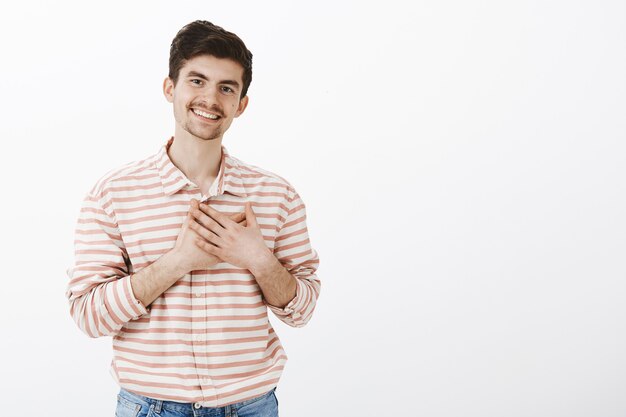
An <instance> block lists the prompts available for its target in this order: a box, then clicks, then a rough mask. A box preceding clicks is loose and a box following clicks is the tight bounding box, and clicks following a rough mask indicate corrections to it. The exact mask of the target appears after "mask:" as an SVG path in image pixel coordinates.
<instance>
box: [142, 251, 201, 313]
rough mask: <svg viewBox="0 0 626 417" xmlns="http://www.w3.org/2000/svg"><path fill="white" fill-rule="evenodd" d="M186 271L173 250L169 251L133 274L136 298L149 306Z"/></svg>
mask: <svg viewBox="0 0 626 417" xmlns="http://www.w3.org/2000/svg"><path fill="white" fill-rule="evenodd" d="M187 272H189V271H185V270H183V269H182V268H181V267H180V262H178V260H177V258H176V254H175V253H174V252H173V251H170V252H167V253H165V254H164V255H162V256H161V257H160V258H159V259H157V260H156V261H154V262H153V263H152V264H150V265H148V266H147V267H145V268H143V269H142V270H141V271H139V272H137V273H136V274H133V275H131V280H130V282H131V286H132V288H133V293H134V294H135V298H137V300H139V301H141V302H142V303H143V305H144V306H146V307H148V306H149V305H150V304H152V302H153V301H154V300H156V299H157V298H158V297H159V296H160V295H161V294H163V293H164V292H165V291H166V290H167V289H168V288H169V287H171V286H172V285H174V283H175V282H176V281H178V280H179V279H180V278H181V277H182V276H183V275H185V274H186V273H187Z"/></svg>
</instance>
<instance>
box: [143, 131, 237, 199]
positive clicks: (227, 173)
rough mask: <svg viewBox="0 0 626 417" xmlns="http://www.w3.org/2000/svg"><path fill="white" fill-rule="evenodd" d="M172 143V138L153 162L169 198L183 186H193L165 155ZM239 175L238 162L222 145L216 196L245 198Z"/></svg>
mask: <svg viewBox="0 0 626 417" xmlns="http://www.w3.org/2000/svg"><path fill="white" fill-rule="evenodd" d="M173 142H174V137H171V138H170V139H169V140H168V141H167V143H166V144H165V145H164V146H162V147H161V149H160V150H159V152H158V153H157V154H156V158H155V162H154V164H155V167H156V169H157V171H158V172H159V176H160V177H161V184H162V185H163V192H164V193H165V195H167V196H171V195H173V194H175V193H177V192H178V191H180V190H181V189H182V188H184V187H185V186H187V185H192V184H193V182H192V181H191V180H190V179H189V178H187V177H186V176H185V174H183V172H182V171H181V170H180V169H178V168H177V167H176V165H174V163H173V162H172V160H171V159H170V156H169V155H168V154H167V150H168V149H169V147H170V146H171V145H172V143H173ZM241 174H242V173H241V170H240V166H239V161H237V160H236V159H234V158H232V157H231V156H230V155H229V154H228V151H227V150H226V148H225V147H224V145H222V160H221V162H220V170H219V174H218V178H219V180H218V181H219V183H218V184H219V185H218V187H217V194H218V195H220V194H224V193H229V194H232V195H236V196H240V197H247V194H246V192H245V188H244V185H243V179H242V175H241Z"/></svg>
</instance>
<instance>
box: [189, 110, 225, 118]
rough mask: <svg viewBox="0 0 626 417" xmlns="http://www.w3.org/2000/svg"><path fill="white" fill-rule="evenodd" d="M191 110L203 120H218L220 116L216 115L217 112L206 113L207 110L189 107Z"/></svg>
mask: <svg viewBox="0 0 626 417" xmlns="http://www.w3.org/2000/svg"><path fill="white" fill-rule="evenodd" d="M191 111H192V112H193V114H195V115H196V116H198V117H201V118H202V119H205V120H218V119H220V118H221V116H218V115H217V114H214V113H208V112H205V111H202V110H198V109H191Z"/></svg>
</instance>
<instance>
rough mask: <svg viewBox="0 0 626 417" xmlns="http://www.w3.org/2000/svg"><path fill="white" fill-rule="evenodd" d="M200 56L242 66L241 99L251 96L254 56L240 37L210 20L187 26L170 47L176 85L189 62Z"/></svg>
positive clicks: (170, 74) (171, 70)
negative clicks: (207, 56)
mask: <svg viewBox="0 0 626 417" xmlns="http://www.w3.org/2000/svg"><path fill="white" fill-rule="evenodd" d="M199 55H213V56H214V57H217V58H229V59H232V60H233V61H235V62H237V63H239V64H240V65H241V66H242V67H243V87H242V89H241V98H243V97H245V96H246V94H248V87H249V86H250V83H251V82H252V52H250V51H249V50H248V48H246V45H245V44H244V43H243V41H242V40H241V39H240V38H239V36H237V35H235V34H234V33H231V32H228V31H226V30H224V29H222V28H221V27H219V26H216V25H214V24H213V23H211V22H207V21H206V20H196V21H195V22H191V23H189V24H188V25H185V26H184V27H183V28H182V29H181V30H179V31H178V33H177V34H176V36H175V37H174V39H173V40H172V46H171V47H170V72H169V77H170V78H171V79H172V81H173V82H174V84H176V82H177V81H178V76H179V75H180V69H181V68H182V67H183V65H185V62H187V60H190V59H192V58H195V57H196V56H199Z"/></svg>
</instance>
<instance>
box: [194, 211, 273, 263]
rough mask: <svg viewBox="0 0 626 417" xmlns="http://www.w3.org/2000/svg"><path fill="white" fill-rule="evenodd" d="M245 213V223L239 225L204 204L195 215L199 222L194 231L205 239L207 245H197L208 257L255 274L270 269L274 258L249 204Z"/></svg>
mask: <svg viewBox="0 0 626 417" xmlns="http://www.w3.org/2000/svg"><path fill="white" fill-rule="evenodd" d="M244 213H245V219H244V221H242V222H241V223H242V224H239V223H238V222H237V221H234V220H233V219H232V218H229V217H228V216H226V215H224V214H223V213H220V212H219V211H217V210H214V209H212V208H211V207H209V206H208V205H207V204H200V206H199V210H197V211H196V210H193V211H192V213H191V214H192V215H193V216H194V219H195V222H194V223H193V224H192V228H193V230H194V231H195V232H196V233H198V234H199V235H200V236H202V238H203V241H200V242H197V245H198V246H199V247H200V248H202V249H203V250H204V251H205V252H206V253H207V254H208V255H211V256H214V257H217V258H219V259H222V260H224V261H225V262H228V263H230V264H232V265H235V266H237V267H239V268H245V269H248V270H249V271H253V270H257V269H259V268H261V267H262V266H263V265H267V264H268V262H269V261H270V260H273V259H272V258H274V255H273V254H272V252H271V251H270V250H269V248H268V247H267V245H266V244H265V240H264V239H263V234H262V233H261V228H260V227H259V225H258V223H257V221H256V217H255V216H254V212H253V211H252V206H251V205H250V203H246V207H245V211H244ZM244 222H245V223H247V224H244Z"/></svg>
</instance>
